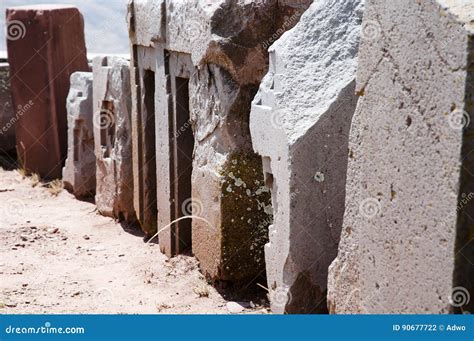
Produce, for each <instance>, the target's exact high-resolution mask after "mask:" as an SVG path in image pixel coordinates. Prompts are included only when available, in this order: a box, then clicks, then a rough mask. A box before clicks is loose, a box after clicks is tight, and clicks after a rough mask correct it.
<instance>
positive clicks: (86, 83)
mask: <svg viewBox="0 0 474 341" xmlns="http://www.w3.org/2000/svg"><path fill="white" fill-rule="evenodd" d="M66 105H67V113H68V118H67V120H68V149H67V159H66V162H65V166H64V168H63V183H64V187H65V188H66V189H67V190H69V191H71V192H72V193H74V195H75V196H76V197H88V196H91V195H94V194H95V163H96V161H95V154H94V129H93V123H92V122H93V113H94V111H93V109H92V73H91V72H74V73H73V74H72V75H71V86H70V89H69V95H68V97H67V104H66Z"/></svg>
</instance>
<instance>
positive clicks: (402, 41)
mask: <svg viewBox="0 0 474 341" xmlns="http://www.w3.org/2000/svg"><path fill="white" fill-rule="evenodd" d="M473 15H474V7H473V6H472V3H469V2H467V1H433V0H421V1H410V0H397V1H383V0H368V1H367V2H366V9H365V14H364V21H363V24H362V37H363V39H362V42H361V46H360V53H359V66H358V73H357V86H356V89H357V92H358V94H359V96H360V99H359V102H358V106H357V109H356V113H355V114H354V118H353V123H352V128H351V132H350V137H349V165H348V173H347V186H346V211H345V215H344V222H343V231H342V237H341V242H340V246H339V252H338V256H337V259H336V260H335V261H334V262H333V264H332V265H331V267H330V274H329V283H328V287H329V294H328V299H329V307H330V311H331V312H332V313H369V314H371V313H394V314H399V313H412V314H418V313H434V314H437V313H447V312H449V311H450V303H453V305H455V306H456V307H457V308H459V309H460V310H462V309H464V310H469V309H466V308H467V307H471V308H472V302H471V303H470V306H469V305H468V304H466V302H469V299H467V298H466V296H469V295H466V292H467V294H469V292H470V296H471V300H470V301H472V293H473V290H472V289H473V287H472V285H473V282H472V279H473V278H474V275H473V273H474V272H473V266H472V264H473V242H472V236H473V226H474V225H473V222H472V220H471V219H472V218H470V217H474V215H472V213H473V212H474V210H473V204H472V202H471V199H472V197H473V191H474V188H473V181H472V174H474V169H473V162H472V156H471V155H470V154H472V143H473V142H472V136H473V129H474V127H473V124H472V119H473V118H474V117H473V115H474V111H473V97H472V96H473V91H472V89H473V88H472V79H473V76H472V74H473V70H474V68H473V60H474V58H473V24H472V22H473V18H474V17H473ZM469 120H470V121H471V122H470V124H465V123H467V121H469ZM463 128H464V129H463ZM469 236H470V237H469ZM455 264H456V266H455ZM455 267H456V271H455ZM453 273H454V276H453ZM453 278H454V280H453ZM459 295H461V296H462V295H464V299H463V298H462V297H459ZM460 301H464V302H460ZM471 312H472V310H471Z"/></svg>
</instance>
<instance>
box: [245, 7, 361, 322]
mask: <svg viewBox="0 0 474 341" xmlns="http://www.w3.org/2000/svg"><path fill="white" fill-rule="evenodd" d="M362 11H363V1H354V0H322V1H316V2H314V3H313V4H312V5H311V7H310V8H309V9H308V10H307V11H306V12H305V13H304V14H303V16H302V17H301V20H300V22H299V23H298V24H297V25H296V26H295V28H293V29H292V30H291V31H289V32H287V33H285V34H284V35H283V37H281V38H280V39H279V40H278V41H277V42H276V43H275V44H273V45H272V46H271V48H270V71H269V73H268V74H267V75H266V76H265V78H264V79H263V81H262V84H261V85H260V90H259V92H258V94H257V96H256V97H255V99H254V101H253V105H252V112H251V115H250V131H251V134H252V142H253V147H254V149H255V151H256V152H258V153H259V154H260V155H261V156H262V157H263V172H264V174H265V183H266V185H267V186H268V187H269V188H270V189H271V191H272V204H273V217H274V221H273V224H272V225H271V226H270V240H269V243H268V244H267V245H266V247H265V258H266V268H267V280H268V288H269V289H270V294H269V296H270V301H271V307H272V311H273V312H274V313H283V312H287V313H324V312H325V311H326V309H327V308H326V288H327V286H326V285H327V272H328V267H329V265H330V264H331V262H332V260H333V259H334V258H335V257H336V254H337V246H338V241H339V235H340V232H341V227H342V217H343V214H344V196H345V191H344V190H345V177H346V168H347V144H348V134H349V129H350V124H351V119H352V115H353V114H354V111H355V108H356V103H357V98H356V95H355V92H354V86H355V81H354V80H355V73H356V68H357V47H358V41H359V33H360V22H361V19H362Z"/></svg>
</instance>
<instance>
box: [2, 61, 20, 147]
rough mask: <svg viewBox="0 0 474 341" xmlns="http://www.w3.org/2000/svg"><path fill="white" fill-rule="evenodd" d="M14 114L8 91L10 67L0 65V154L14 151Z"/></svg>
mask: <svg viewBox="0 0 474 341" xmlns="http://www.w3.org/2000/svg"><path fill="white" fill-rule="evenodd" d="M16 120H17V118H16V112H15V110H14V108H13V104H12V96H11V91H10V65H8V63H0V152H1V153H10V152H12V151H15V146H16V142H15V122H16Z"/></svg>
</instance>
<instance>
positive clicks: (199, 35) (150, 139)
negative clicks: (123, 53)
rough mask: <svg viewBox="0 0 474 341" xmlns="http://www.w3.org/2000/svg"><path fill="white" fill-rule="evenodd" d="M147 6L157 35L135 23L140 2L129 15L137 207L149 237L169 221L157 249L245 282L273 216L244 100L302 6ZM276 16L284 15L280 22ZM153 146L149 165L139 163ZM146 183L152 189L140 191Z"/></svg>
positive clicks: (255, 272)
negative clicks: (158, 22) (186, 255)
mask: <svg viewBox="0 0 474 341" xmlns="http://www.w3.org/2000/svg"><path fill="white" fill-rule="evenodd" d="M296 2H297V1H287V3H291V4H294V3H296ZM299 2H300V3H301V1H299ZM155 3H156V6H157V7H158V8H156V9H155V10H156V11H158V12H159V11H160V10H161V12H159V13H160V14H159V15H158V14H157V18H158V16H159V17H160V18H162V23H163V29H162V30H161V31H160V32H161V33H159V34H158V33H156V32H158V31H156V32H155V33H154V34H149V32H150V30H156V29H157V28H156V27H155V28H154V29H139V28H138V26H137V23H139V22H143V21H146V20H148V19H147V18H148V16H147V15H145V13H144V12H143V11H142V10H134V8H135V5H136V8H138V7H140V6H142V2H140V1H139V2H136V1H133V3H131V4H130V6H129V15H128V20H129V31H130V37H131V43H132V55H133V60H132V65H133V69H134V71H133V72H132V94H133V96H132V97H133V98H134V100H133V114H132V129H133V146H134V150H136V151H137V152H136V153H134V157H135V159H134V164H135V166H134V180H135V181H134V184H135V208H136V210H137V212H138V216H139V220H140V223H141V225H142V228H143V229H144V230H145V232H146V233H148V234H150V235H151V234H152V233H153V232H155V231H156V229H157V228H159V229H162V228H165V227H166V226H168V225H170V228H165V229H164V230H162V231H161V232H160V234H159V242H160V248H161V249H162V251H163V252H164V253H166V254H167V255H169V256H172V255H175V254H178V253H182V252H184V251H185V250H188V249H191V248H192V252H193V254H194V255H195V256H196V257H197V258H198V259H199V261H200V266H201V269H202V271H203V273H204V274H205V275H206V276H207V277H208V278H210V279H212V280H225V281H233V282H240V283H244V282H245V284H247V282H246V281H248V280H252V279H255V278H256V277H258V276H259V275H261V274H262V273H264V257H263V245H264V244H265V243H266V240H267V233H268V232H267V228H268V225H269V221H270V220H271V214H270V216H269V215H268V213H271V212H269V210H268V208H267V207H268V206H269V204H270V196H269V191H268V190H266V189H265V187H264V186H263V175H262V173H261V162H260V158H259V157H258V156H257V155H256V154H255V153H253V150H252V146H251V138H250V133H249V127H248V120H249V114H250V104H251V101H252V98H253V97H254V95H255V93H256V91H257V88H258V85H259V83H260V81H261V79H262V78H263V76H264V75H265V73H266V71H267V70H268V53H267V52H266V49H267V47H268V46H266V43H268V41H271V40H272V39H276V38H274V37H276V36H278V35H281V34H282V33H283V32H284V31H286V30H288V29H290V28H291V27H292V26H294V25H295V24H296V22H297V21H298V19H299V17H300V15H301V12H302V11H303V10H304V9H305V8H297V7H298V6H296V7H295V6H293V7H292V6H290V5H288V4H281V5H279V4H278V2H277V1H273V0H272V1H246V2H229V1H224V0H219V1H199V2H197V1H166V3H165V5H163V2H160V1H158V2H155ZM307 5H309V2H308V4H307ZM283 14H285V15H288V14H289V15H290V17H289V18H287V19H288V20H286V21H285V22H283V21H284V15H283ZM276 18H278V20H280V19H281V27H277V25H275V24H276V23H279V21H278V20H277V21H276ZM151 35H153V36H155V37H156V38H155V39H149V37H150V36H151ZM158 37H159V38H158ZM149 99H150V100H149ZM150 121H151V122H153V123H151V122H150ZM153 124H154V125H153ZM147 130H150V131H153V133H150V132H147ZM135 148H136V149H135ZM153 149H154V151H155V154H156V160H152V161H151V164H152V165H153V166H156V169H153V168H151V169H150V168H148V169H147V168H145V167H142V166H141V165H145V164H147V162H146V160H145V158H147V157H146V155H147V150H153ZM236 165H239V167H236ZM154 171H155V173H156V175H154V173H153V172H154ZM153 179H154V180H155V181H153ZM147 182H148V183H149V184H150V183H151V186H148V188H153V186H156V193H150V195H148V196H147V195H145V193H144V191H145V189H146V188H147V186H145V185H144V184H146V183H147ZM262 187H263V189H262ZM156 198H159V200H156ZM153 202H156V203H157V211H152V210H150V207H152V205H150V203H153ZM265 208H267V209H266V210H265ZM153 209H154V207H153ZM147 210H148V212H147ZM250 212H252V213H250ZM234 215H235V217H234ZM190 216H193V217H192V220H191V218H190ZM252 217H253V218H252ZM153 218H154V219H155V220H153ZM177 219H179V221H177V222H175V220H177Z"/></svg>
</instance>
